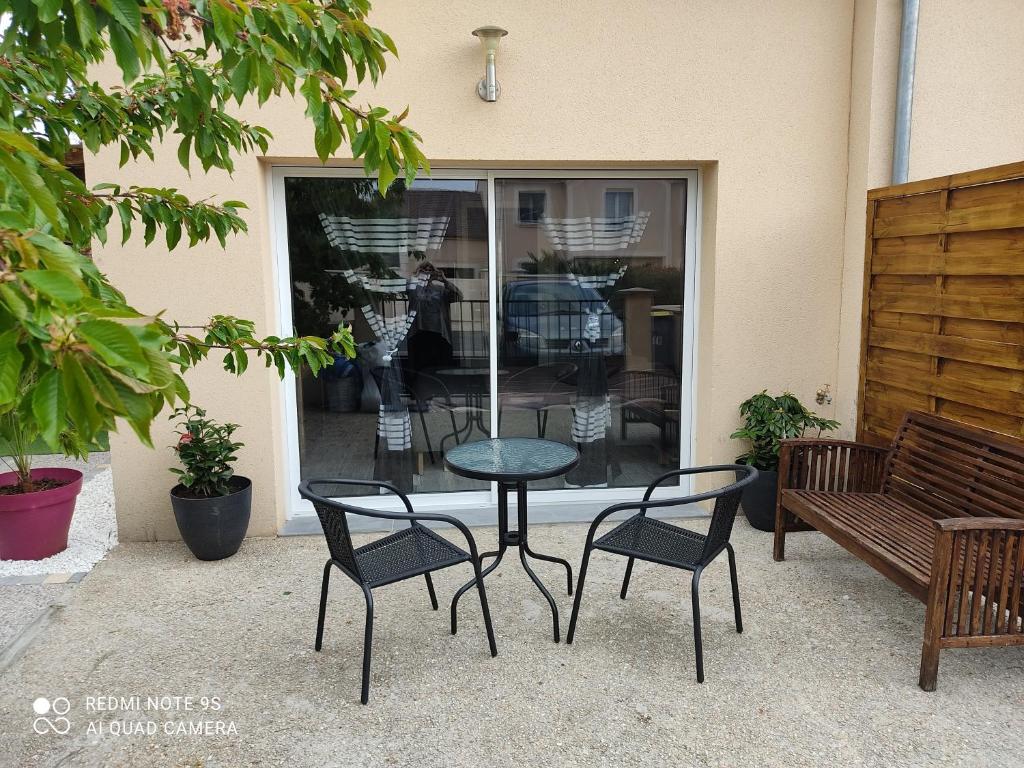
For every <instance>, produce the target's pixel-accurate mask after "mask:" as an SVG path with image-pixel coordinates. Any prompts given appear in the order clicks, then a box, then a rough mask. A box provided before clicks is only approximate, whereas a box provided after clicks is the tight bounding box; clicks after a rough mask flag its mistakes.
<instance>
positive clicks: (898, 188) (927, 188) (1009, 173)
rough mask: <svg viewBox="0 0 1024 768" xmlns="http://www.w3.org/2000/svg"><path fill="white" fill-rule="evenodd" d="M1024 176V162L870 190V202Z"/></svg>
mask: <svg viewBox="0 0 1024 768" xmlns="http://www.w3.org/2000/svg"><path fill="white" fill-rule="evenodd" d="M1022 176H1024V161H1021V162H1016V163H1007V164H1005V165H994V166H992V167H990V168H980V169H978V170H974V171H964V172H963V173H954V174H952V175H951V176H936V177H935V178H933V179H922V180H921V181H912V182H909V183H907V184H894V185H891V186H887V187H878V188H876V189H871V190H868V200H879V201H880V200H884V199H887V198H890V197H906V196H908V195H918V194H922V193H927V192H935V191H938V190H941V189H949V188H950V187H970V186H973V185H975V184H988V183H992V182H997V181H1005V180H1007V179H1016V178H1020V177H1022Z"/></svg>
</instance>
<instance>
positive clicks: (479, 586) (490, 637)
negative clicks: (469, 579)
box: [473, 558, 498, 658]
mask: <svg viewBox="0 0 1024 768" xmlns="http://www.w3.org/2000/svg"><path fill="white" fill-rule="evenodd" d="M482 559H483V558H480V560H482ZM480 560H475V561H473V575H474V576H475V577H476V591H477V593H479V595H480V610H482V611H483V614H484V627H485V628H486V629H487V644H488V645H489V646H490V648H491V657H492V658H493V657H495V656H497V655H498V646H497V644H496V643H495V642H494V627H492V626H491V609H490V608H489V607H488V605H487V592H486V591H485V590H484V577H483V576H482V575H481V573H480Z"/></svg>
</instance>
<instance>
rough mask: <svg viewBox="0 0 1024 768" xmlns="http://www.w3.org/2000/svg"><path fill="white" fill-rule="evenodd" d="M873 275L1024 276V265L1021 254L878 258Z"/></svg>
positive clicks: (873, 267) (945, 254) (942, 254)
mask: <svg viewBox="0 0 1024 768" xmlns="http://www.w3.org/2000/svg"><path fill="white" fill-rule="evenodd" d="M871 274H873V275H878V274H889V275H1024V261H1022V260H1021V255H1020V254H1018V253H974V254H971V255H951V254H948V253H939V254H929V255H920V256H910V255H906V254H894V255H892V256H877V257H876V258H875V259H874V261H873V262H872V264H871Z"/></svg>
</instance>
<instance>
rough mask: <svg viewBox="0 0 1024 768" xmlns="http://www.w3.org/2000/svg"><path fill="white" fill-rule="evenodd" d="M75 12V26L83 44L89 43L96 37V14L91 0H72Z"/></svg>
mask: <svg viewBox="0 0 1024 768" xmlns="http://www.w3.org/2000/svg"><path fill="white" fill-rule="evenodd" d="M71 5H72V7H73V8H74V13H75V28H76V29H77V30H78V39H79V41H80V42H81V43H82V45H88V44H89V43H91V42H92V39H93V38H94V37H96V14H95V12H93V9H92V4H91V3H90V2H89V0H72V3H71Z"/></svg>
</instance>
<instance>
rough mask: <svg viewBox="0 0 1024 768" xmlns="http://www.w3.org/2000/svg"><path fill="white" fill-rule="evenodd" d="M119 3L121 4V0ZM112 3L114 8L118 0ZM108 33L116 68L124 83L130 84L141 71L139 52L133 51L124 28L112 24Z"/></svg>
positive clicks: (133, 48)
mask: <svg viewBox="0 0 1024 768" xmlns="http://www.w3.org/2000/svg"><path fill="white" fill-rule="evenodd" d="M121 1H122V2H123V0H121ZM114 2H115V7H116V3H117V2H118V0H114ZM131 5H132V7H133V8H135V9H136V11H138V6H137V5H135V3H134V2H133V3H132V4H131ZM108 31H109V34H110V48H111V50H112V51H113V52H114V60H115V61H116V62H117V66H119V67H120V68H121V72H122V73H123V75H124V81H125V82H126V83H130V82H131V81H132V80H134V79H135V78H137V77H138V76H139V72H140V71H141V66H140V63H139V52H138V51H136V50H135V44H134V43H133V42H132V40H131V38H130V37H129V36H128V33H127V32H125V30H124V27H122V26H119V25H117V24H114V25H111V26H110V27H109V28H108Z"/></svg>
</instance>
